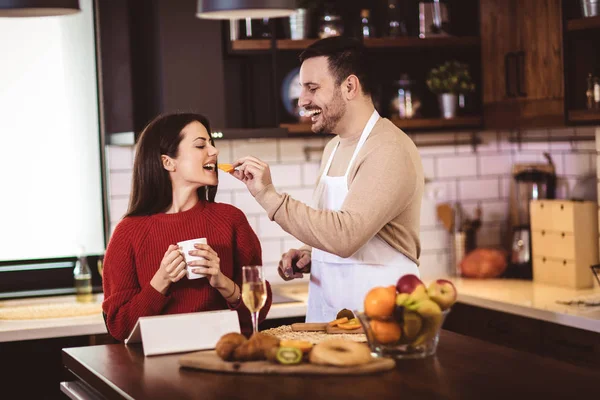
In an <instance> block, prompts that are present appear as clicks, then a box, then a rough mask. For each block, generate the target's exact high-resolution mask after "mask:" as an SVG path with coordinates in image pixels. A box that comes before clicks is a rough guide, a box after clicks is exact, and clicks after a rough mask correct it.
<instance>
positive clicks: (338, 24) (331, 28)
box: [319, 12, 344, 39]
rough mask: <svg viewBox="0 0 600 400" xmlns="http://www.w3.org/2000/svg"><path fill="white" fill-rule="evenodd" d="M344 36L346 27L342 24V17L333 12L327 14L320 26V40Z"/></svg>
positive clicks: (324, 15)
mask: <svg viewBox="0 0 600 400" xmlns="http://www.w3.org/2000/svg"><path fill="white" fill-rule="evenodd" d="M343 34H344V25H343V24H342V17H340V16H339V15H337V14H335V13H333V12H325V14H323V16H322V17H321V23H320V25H319V38H320V39H325V38H328V37H332V36H341V35H343Z"/></svg>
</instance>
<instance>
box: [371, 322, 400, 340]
mask: <svg viewBox="0 0 600 400" xmlns="http://www.w3.org/2000/svg"><path fill="white" fill-rule="evenodd" d="M370 329H371V333H373V336H374V337H375V340H377V341H378V342H379V343H381V344H389V343H395V342H397V341H398V340H400V337H402V328H401V327H400V325H398V324H397V323H396V322H394V321H378V320H371V323H370Z"/></svg>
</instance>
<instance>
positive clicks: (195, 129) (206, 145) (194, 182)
mask: <svg viewBox="0 0 600 400" xmlns="http://www.w3.org/2000/svg"><path fill="white" fill-rule="evenodd" d="M181 134H182V135H183V139H181V142H180V143H179V148H178V151H177V158H170V157H167V158H168V159H169V161H170V162H171V163H172V166H171V169H170V168H168V167H169V165H168V164H167V165H165V168H166V169H167V170H169V171H170V172H171V180H172V181H173V184H174V185H175V184H177V185H180V186H192V187H195V188H198V187H201V186H215V185H216V184H217V183H218V179H217V156H218V155H219V150H217V148H216V147H215V146H213V145H212V144H211V140H210V135H209V134H208V132H207V131H206V128H205V127H204V125H202V124H201V123H200V122H198V121H194V122H190V123H189V124H188V125H186V126H185V128H183V130H182V131H181ZM165 157H166V156H163V163H164V162H165Z"/></svg>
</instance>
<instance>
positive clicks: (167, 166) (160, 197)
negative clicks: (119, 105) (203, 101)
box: [102, 114, 272, 340]
mask: <svg viewBox="0 0 600 400" xmlns="http://www.w3.org/2000/svg"><path fill="white" fill-rule="evenodd" d="M209 132H210V126H209V123H208V120H207V119H206V118H205V117H203V116H201V115H197V114H172V115H165V116H161V117H158V118H156V119H155V120H154V121H152V122H151V123H150V124H149V125H148V126H147V127H146V128H145V129H144V131H143V132H142V134H141V136H140V139H139V141H138V144H137V149H136V156H135V162H134V170H133V190H132V193H131V200H130V204H129V210H128V212H127V215H126V216H125V218H124V219H123V220H122V221H121V222H120V223H119V224H118V225H117V227H116V228H115V231H114V233H113V234H112V237H111V239H110V243H109V244H108V248H107V250H106V255H105V258H104V271H103V285H104V302H103V304H102V309H103V311H104V313H105V314H106V324H107V327H108V330H109V332H110V334H111V335H112V336H113V337H115V338H116V339H119V340H124V339H125V338H127V336H128V335H129V333H130V332H131V330H132V329H133V327H134V326H135V323H136V321H137V320H138V318H139V317H143V316H149V315H160V314H176V313H188V312H195V311H212V310H222V309H227V308H230V309H233V310H237V312H238V317H239V321H240V326H241V329H242V332H243V333H245V334H246V335H248V334H250V333H251V331H252V322H251V317H250V312H249V311H248V310H247V309H246V307H245V306H244V305H243V302H242V301H241V300H240V299H241V284H242V266H244V265H261V247H260V242H259V241H258V238H257V237H256V234H255V233H254V231H253V230H252V228H251V227H250V225H249V224H248V220H247V219H246V217H245V215H244V214H243V213H242V211H240V210H239V209H237V208H235V207H233V206H231V205H227V204H221V203H215V202H214V198H215V193H216V189H217V183H218V177H217V168H216V166H217V156H218V155H219V151H218V150H217V149H216V148H215V146H214V143H213V141H212V139H211V136H210V134H209ZM196 238H206V239H207V243H208V244H206V245H204V244H196V245H195V250H192V251H191V252H190V254H191V255H195V256H201V257H204V259H200V260H198V261H192V262H190V263H189V265H190V267H192V272H194V273H199V274H206V278H202V279H193V280H190V279H187V278H184V277H185V275H186V263H185V261H184V258H183V254H182V253H181V250H180V249H179V247H178V246H177V245H176V244H175V243H178V242H181V241H184V240H188V239H196ZM267 292H268V299H267V303H266V304H265V306H264V307H263V309H262V310H261V312H260V316H259V320H264V318H265V316H266V315H267V313H268V311H269V308H270V306H271V297H272V296H271V289H270V286H269V284H268V283H267Z"/></svg>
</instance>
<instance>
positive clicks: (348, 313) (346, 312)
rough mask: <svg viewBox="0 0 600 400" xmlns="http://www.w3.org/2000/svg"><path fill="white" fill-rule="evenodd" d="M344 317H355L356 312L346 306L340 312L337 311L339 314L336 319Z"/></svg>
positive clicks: (349, 318)
mask: <svg viewBox="0 0 600 400" xmlns="http://www.w3.org/2000/svg"><path fill="white" fill-rule="evenodd" d="M344 317H346V318H348V321H349V320H351V319H352V318H354V313H353V312H352V311H350V310H348V309H347V308H344V309H343V310H341V311H340V312H339V313H337V316H336V317H335V319H340V318H344Z"/></svg>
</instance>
